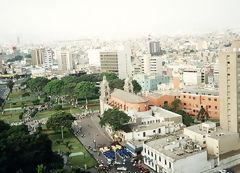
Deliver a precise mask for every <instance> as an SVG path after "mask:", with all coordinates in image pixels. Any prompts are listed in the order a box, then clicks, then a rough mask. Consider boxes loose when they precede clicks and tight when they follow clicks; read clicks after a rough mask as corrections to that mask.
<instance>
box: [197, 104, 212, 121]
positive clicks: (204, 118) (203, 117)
mask: <svg viewBox="0 0 240 173" xmlns="http://www.w3.org/2000/svg"><path fill="white" fill-rule="evenodd" d="M208 119H209V114H208V112H207V111H206V110H205V109H204V108H203V106H201V109H200V110H199V112H198V114H197V120H198V121H201V122H205V121H207V120H208Z"/></svg>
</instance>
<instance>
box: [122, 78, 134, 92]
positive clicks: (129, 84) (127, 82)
mask: <svg viewBox="0 0 240 173" xmlns="http://www.w3.org/2000/svg"><path fill="white" fill-rule="evenodd" d="M123 89H124V91H126V92H129V93H133V84H132V79H131V78H129V77H127V78H126V79H125V81H124V87H123Z"/></svg>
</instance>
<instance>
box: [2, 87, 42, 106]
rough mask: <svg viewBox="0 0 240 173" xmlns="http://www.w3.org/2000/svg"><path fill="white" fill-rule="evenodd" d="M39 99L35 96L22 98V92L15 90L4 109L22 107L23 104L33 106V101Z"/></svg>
mask: <svg viewBox="0 0 240 173" xmlns="http://www.w3.org/2000/svg"><path fill="white" fill-rule="evenodd" d="M37 98H38V97H37V96H36V95H34V94H32V95H30V96H27V97H22V91H21V90H13V91H12V93H11V94H10V95H9V97H8V99H7V101H6V103H5V106H4V108H5V109H7V108H16V107H21V106H22V104H24V105H26V106H31V105H33V104H32V101H33V100H36V99H37ZM41 101H42V100H41Z"/></svg>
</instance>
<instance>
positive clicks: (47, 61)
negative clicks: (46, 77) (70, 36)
mask: <svg viewBox="0 0 240 173" xmlns="http://www.w3.org/2000/svg"><path fill="white" fill-rule="evenodd" d="M42 54H43V67H44V68H45V69H49V68H51V67H52V66H53V51H52V50H51V49H44V50H43V52H42Z"/></svg>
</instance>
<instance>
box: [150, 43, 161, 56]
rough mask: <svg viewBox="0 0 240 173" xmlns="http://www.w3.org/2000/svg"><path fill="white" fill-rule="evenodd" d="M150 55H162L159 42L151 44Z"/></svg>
mask: <svg viewBox="0 0 240 173" xmlns="http://www.w3.org/2000/svg"><path fill="white" fill-rule="evenodd" d="M149 53H150V54H151V56H159V55H161V48H160V44H159V42H158V41H150V42H149Z"/></svg>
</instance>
